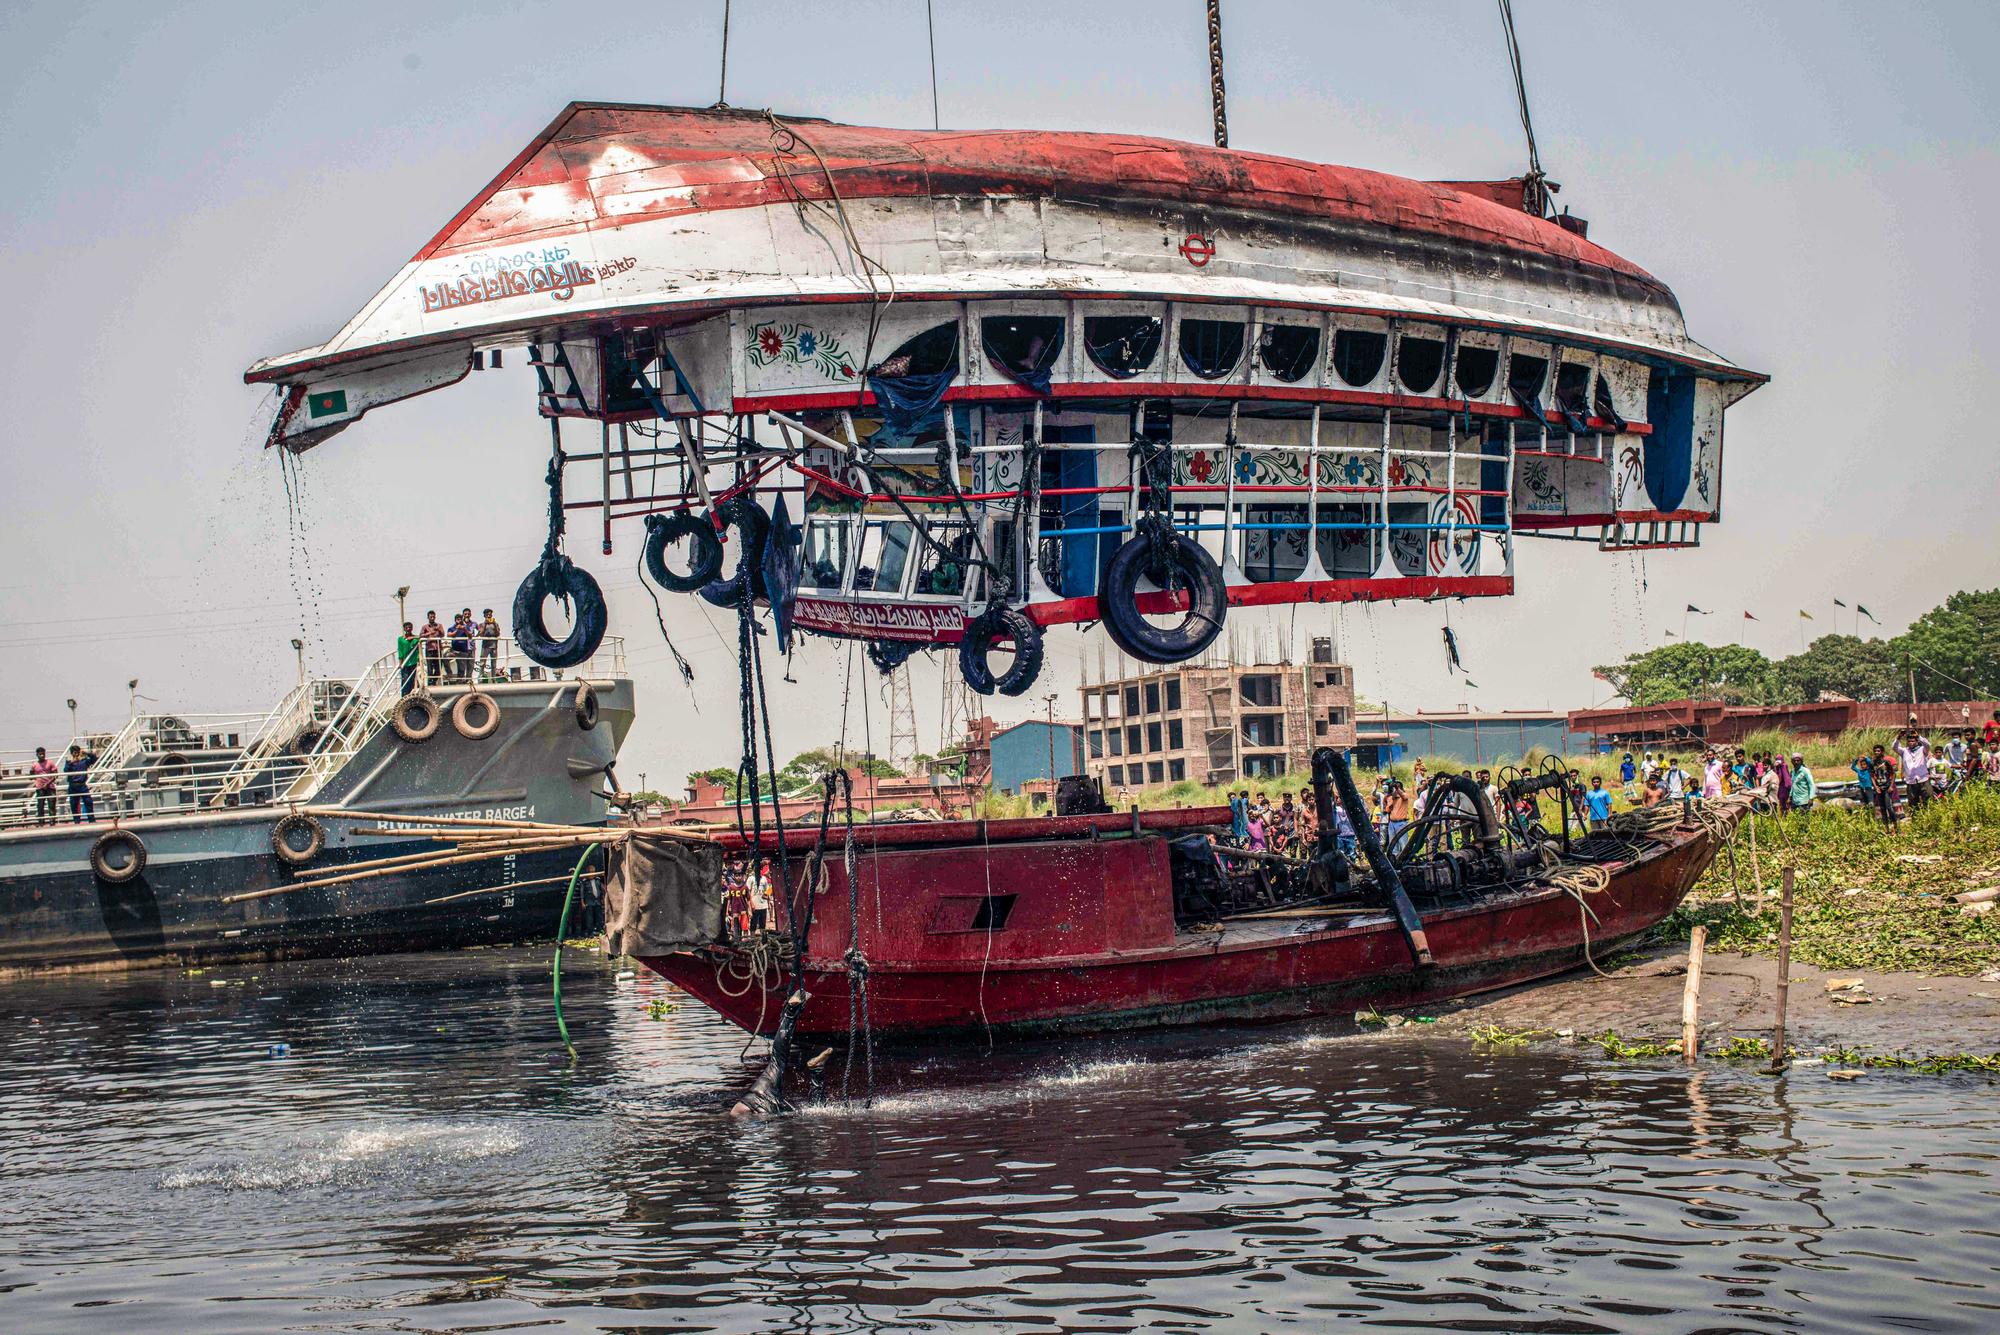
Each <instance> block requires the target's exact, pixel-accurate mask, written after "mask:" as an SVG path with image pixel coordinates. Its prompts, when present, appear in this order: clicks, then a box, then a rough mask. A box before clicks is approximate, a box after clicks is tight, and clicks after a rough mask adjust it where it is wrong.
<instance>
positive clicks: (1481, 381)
mask: <svg viewBox="0 0 2000 1335" xmlns="http://www.w3.org/2000/svg"><path fill="white" fill-rule="evenodd" d="M1499 371H1500V349H1498V348H1475V347H1472V346H1471V345H1469V344H1464V343H1461V344H1459V347H1458V392H1459V393H1460V394H1461V395H1463V396H1464V397H1466V398H1468V399H1476V398H1478V397H1479V396H1480V395H1482V394H1484V393H1485V392H1486V391H1487V390H1489V389H1491V388H1493V377H1494V376H1495V375H1497V374H1499Z"/></svg>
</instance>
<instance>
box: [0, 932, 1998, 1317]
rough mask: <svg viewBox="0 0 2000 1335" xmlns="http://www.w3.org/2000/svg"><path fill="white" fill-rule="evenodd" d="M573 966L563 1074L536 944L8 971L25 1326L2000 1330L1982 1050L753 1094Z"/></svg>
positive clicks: (1337, 1066) (706, 1054) (1055, 1059)
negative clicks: (1898, 1071)
mask: <svg viewBox="0 0 2000 1335" xmlns="http://www.w3.org/2000/svg"><path fill="white" fill-rule="evenodd" d="M590 958H591V957H586V959H587V960H588V959H590ZM564 991H565V996H566V1000H567V1008H568V1016H569V1022H570V1027H571V1029H572V1031H573V1033H574V1034H575V1036H576V1038H577V1044H578V1049H579V1059H578V1061H577V1064H576V1066H575V1068H574V1069H573V1070H572V1069H567V1068H566V1067H565V1066H564V1065H563V1064H562V1063H560V1062H552V1061H551V1060H550V1057H551V1051H552V1049H554V1048H555V1047H556V1042H555V1036H554V1030H553V1024H552V1021H551V1018H550V1012H549V1001H548V972H547V962H546V952H525V951H524V952H501V951H484V952H468V953H465V954H460V955H452V956H432V957H423V958H415V957H408V958H397V959H379V960H371V961H354V962H347V963H338V964H311V965H286V966H268V965H267V966H261V967H252V968H243V969H234V970H215V971H211V972H208V973H204V974H200V975H197V976H194V977H186V976H182V975H179V974H172V975H136V976H131V977H124V978H115V979H70V980H59V981H38V982H29V983H13V984H0V1329H6V1330H16V1331H35V1332H43V1331H66V1330H119V1331H131V1332H138V1331H270V1330H297V1331H314V1332H330V1331H499V1330H549V1329H588V1330H595V1329H608V1330H666V1329H674V1330H767V1329H784V1330H799V1331H804V1330H814V1331H845V1330H857V1331H867V1330H877V1329H884V1328H918V1329H924V1330H955V1329H963V1330H970V1329H982V1330H986V1329H1001V1330H1024V1329H1038V1328H1047V1329H1065V1330H1133V1329H1138V1328H1141V1327H1147V1328H1153V1329H1158V1330H1209V1329H1229V1330H1249V1331H1268V1330H1278V1329H1282V1328H1303V1329H1324V1328H1329V1327H1335V1326H1342V1325H1345V1326H1360V1327H1395V1328H1426V1329H1446V1330H1472V1331H1561V1332H1591V1331H1626V1330H1644V1331H1708V1330H1744V1329H1750V1330H1761V1329H1783V1328H1790V1329H1801V1330H1808V1331H1825V1330H1886V1329H1894V1330H1964V1331H1993V1330H2000V1273H1996V1272H2000V1189H1996V1180H1995V1175H1994V1169H1995V1154H1996V1151H2000V1102H1997V1101H1996V1098H1995V1090H1994V1088H1993V1086H1991V1085H1989V1084H1988V1083H1986V1082H1985V1081H1983V1080H1979V1079H1976V1078H1968V1077H1949V1078H1944V1079H1933V1078H1927V1077H1913V1076H1912V1077H1905V1076H1870V1077H1869V1078H1868V1079H1866V1080H1862V1081H1858V1082H1855V1083H1851V1084H1837V1083H1834V1082H1832V1081H1829V1080H1828V1079H1827V1078H1826V1077H1825V1075H1824V1073H1823V1072H1820V1071H1817V1070H1814V1069H1811V1068H1807V1069H1801V1070H1800V1071H1797V1072H1795V1073H1794V1074H1792V1075H1791V1076H1788V1077H1785V1078H1781V1079H1778V1080H1775V1081H1774V1080H1771V1079H1768V1078H1765V1077H1762V1076H1759V1075H1756V1074H1753V1073H1751V1072H1749V1071H1735V1070H1730V1069H1727V1068H1720V1067H1713V1066H1711V1067H1708V1068H1704V1069H1702V1070H1700V1071H1698V1072H1695V1073H1692V1074H1690V1073H1689V1072H1687V1071H1684V1070H1682V1069H1680V1068H1678V1067H1672V1066H1667V1065H1662V1064H1652V1065H1631V1064H1624V1065H1620V1064H1615V1063H1611V1062H1608V1061H1604V1060H1600V1059H1596V1058H1594V1057H1589V1056H1585V1055H1582V1054H1579V1053H1576V1052H1574V1051H1567V1050H1565V1051H1556V1052H1550V1051H1534V1052H1528V1053H1516V1054H1505V1053H1492V1054H1489V1053H1481V1052H1475V1051H1470V1050H1467V1049H1465V1048H1464V1047H1462V1046H1460V1045H1457V1044H1454V1043H1450V1042H1444V1041H1418V1040H1403V1039H1400V1038H1388V1039H1380V1038H1376V1039H1370V1038H1360V1037H1354V1036H1348V1035H1345V1034H1343V1033H1341V1032H1339V1031H1338V1030H1337V1029H1336V1028H1334V1027H1327V1028H1324V1029H1313V1028H1308V1027H1289V1028H1282V1029H1260V1030H1252V1031H1243V1032H1237V1033H1231V1034H1208V1035H1203V1034H1186V1033H1182V1034H1174V1035H1170V1036H1165V1037H1154V1038H1150V1039H1146V1040H1144V1041H1141V1042H1137V1043H1130V1042H1128V1043H1124V1044H1121V1045H1118V1046H1109V1045H1106V1046H1080V1045H1075V1044H1072V1045H1067V1046H1048V1047H1041V1048H1035V1049H1014V1050H1005V1049H1003V1050H1002V1051H1001V1052H999V1053H996V1054H994V1055H991V1056H981V1055H976V1054H975V1055H953V1056H939V1055H931V1056H927V1057H906V1058H901V1059H896V1060H888V1061H885V1062H884V1064H883V1066H882V1068H881V1070H880V1071H879V1072H878V1074H879V1076H880V1078H881V1080H882V1082H883V1084H884V1085H885V1086H889V1087H890V1088H888V1089H887V1091H886V1092H885V1094H884V1095H883V1097H882V1098H880V1099H879V1100H878V1102H877V1105H876V1106H875V1107H874V1108H873V1109H870V1110H862V1109H859V1108H822V1109H820V1110H818V1111H814V1112H811V1113H808V1114H806V1115H803V1116H799V1117H794V1118H789V1119H784V1120H780V1121H775V1122H768V1123H763V1124H757V1125H749V1126H739V1125H732V1124H731V1123H730V1121H729V1120H728V1119H727V1118H726V1116H724V1110H725V1109H726V1107H727V1105H728V1103H729V1102H730V1101H731V1099H732V1097H733V1095H734V1094H735V1093H736V1092H737V1091H738V1090H740V1089H741V1088H742V1086H743V1085H744V1084H745V1083H746V1082H747V1079H748V1075H747V1072H746V1068H745V1067H744V1066H743V1065H742V1064H741V1063H740V1062H739V1056H738V1054H739V1052H740V1050H741V1047H742V1040H741V1038H740V1036H739V1035H737V1034H735V1033H734V1032H732V1031H730V1030H728V1029H726V1028H725V1027H724V1026H723V1025H722V1023H721V1022H720V1021H718V1020H716V1019H714V1018H713V1017H712V1016H710V1015H709V1014H708V1013H706V1012H704V1011H701V1010H700V1009H699V1008H697V1007H694V1006H693V1005H691V1004H690V1005H687V1006H684V1007H683V1008H682V1009H680V1010H678V1011H677V1012H674V1013H672V1014H668V1015H666V1016H665V1017H664V1018H654V1017H653V1015H652V1014H651V1013H650V1012H651V1009H652V1008H651V1007H650V1005H649V1003H651V1002H652V1001H653V1000H654V999H655V998H659V997H663V996H666V995H668V994H667V991H666V989H665V988H664V987H662V986H661V985H660V984H658V982H657V981H656V980H653V979H651V978H648V977H639V978H632V977H629V976H628V977H623V978H621V977H619V976H617V975H616V974H615V973H614V972H613V971H612V970H611V969H609V968H604V967H601V966H597V965H596V964H594V963H592V962H576V963H572V964H571V965H570V966H569V967H568V968H567V969H566V970H565V989H564ZM274 1044H287V1045H289V1051H283V1050H280V1051H279V1052H277V1053H276V1054H274V1053H273V1045H274ZM858 1081H859V1075H858V1072H857V1084H858ZM835 1083H836V1084H837V1083H838V1079H837V1077H836V1082H835Z"/></svg>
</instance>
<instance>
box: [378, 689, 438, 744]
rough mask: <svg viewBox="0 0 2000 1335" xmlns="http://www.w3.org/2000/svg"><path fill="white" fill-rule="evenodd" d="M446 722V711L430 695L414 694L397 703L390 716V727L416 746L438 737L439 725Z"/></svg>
mask: <svg viewBox="0 0 2000 1335" xmlns="http://www.w3.org/2000/svg"><path fill="white" fill-rule="evenodd" d="M443 722H444V710H443V709H441V708H440V707H439V706H438V702H437V701H435V700H433V699H432V698H431V697H430V696H428V695H423V694H420V693H412V694H410V695H406V696H404V697H403V698H402V699H400V700H398V701H397V702H396V708H395V709H394V710H393V711H392V712H391V713H390V715H389V726H390V727H392V728H394V729H395V730H396V735H397V736H398V737H400V738H402V739H403V740H404V741H406V742H409V743H410V744H412V745H415V744H416V743H418V742H428V741H429V740H430V739H431V738H433V737H435V736H437V730H438V725H439V724H441V723H443Z"/></svg>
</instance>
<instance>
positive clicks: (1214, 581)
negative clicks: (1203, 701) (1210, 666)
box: [1097, 533, 1229, 663]
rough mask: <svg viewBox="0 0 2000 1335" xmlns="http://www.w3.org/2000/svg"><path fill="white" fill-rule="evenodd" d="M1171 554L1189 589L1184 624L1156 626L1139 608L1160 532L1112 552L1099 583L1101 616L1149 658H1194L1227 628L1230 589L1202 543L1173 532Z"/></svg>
mask: <svg viewBox="0 0 2000 1335" xmlns="http://www.w3.org/2000/svg"><path fill="white" fill-rule="evenodd" d="M1165 540H1166V542H1167V544H1168V546H1167V560H1168V562H1169V563H1170V565H1171V566H1172V573H1173V575H1174V576H1175V580H1174V582H1175V584H1176V585H1178V586H1184V587H1185V588H1186V589H1187V592H1188V610H1187V614H1186V616H1185V617H1183V618H1182V620H1181V624H1180V625H1178V626H1155V625H1154V624H1153V623H1152V622H1150V621H1148V620H1146V618H1145V617H1144V616H1142V615H1141V614H1140V612H1139V598H1140V594H1139V581H1140V579H1141V578H1142V577H1144V576H1145V575H1146V574H1147V571H1148V567H1149V566H1150V565H1151V564H1152V558H1153V544H1154V542H1155V541H1156V536H1155V535H1152V534H1147V533H1138V534H1135V535H1134V536H1133V537H1131V538H1129V539H1128V540H1127V541H1126V542H1125V544H1124V545H1123V546H1122V547H1120V548H1119V549H1118V550H1117V551H1115V552H1113V553H1112V554H1111V559H1110V560H1109V561H1108V562H1106V563H1105V566H1104V578H1103V581H1102V582H1101V583H1100V584H1099V586H1098V591H1097V609H1098V616H1099V617H1100V618H1102V620H1103V622H1104V630H1105V633H1106V634H1108V635H1110V636H1111V639H1112V641H1113V642H1114V643H1116V644H1117V646H1118V647H1119V648H1120V649H1123V650H1124V651H1125V652H1126V653H1128V654H1130V655H1131V656H1132V657H1134V658H1137V659H1140V660H1141V661H1143V662H1147V663H1179V662H1183V661H1185V660H1186V659H1190V658H1193V657H1194V656H1195V655H1196V654H1198V653H1200V652H1201V651H1202V650H1204V649H1206V648H1208V646H1209V645H1211V644H1213V643H1215V637H1216V636H1217V635H1220V634H1221V633H1222V621H1223V618H1224V617H1225V616H1226V615H1228V611H1229V594H1228V591H1227V589H1226V588H1225V587H1224V585H1223V581H1222V567H1221V566H1219V565H1217V564H1216V563H1215V558H1214V557H1212V556H1210V555H1209V554H1208V553H1207V552H1206V551H1204V550H1203V549H1202V547H1201V544H1200V543H1197V542H1195V541H1193V540H1192V539H1190V538H1188V537H1186V536H1184V535H1182V534H1179V533H1174V534H1171V535H1167V536H1166V538H1165Z"/></svg>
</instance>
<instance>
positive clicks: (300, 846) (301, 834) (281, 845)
mask: <svg viewBox="0 0 2000 1335" xmlns="http://www.w3.org/2000/svg"><path fill="white" fill-rule="evenodd" d="M325 849H326V827H325V826H324V825H321V824H320V823H319V822H318V821H317V820H315V819H313V818H312V817H311V816H308V815H306V814H305V813H304V812H301V811H294V812H292V813H290V814H289V815H285V816H280V817H279V818H278V823H277V824H275V825H273V826H272V827H271V851H272V852H273V853H276V854H277V855H278V861H280V862H282V863H284V864H285V865H286V866H288V867H303V866H305V865H306V864H307V863H308V862H311V861H312V860H313V859H315V858H317V857H318V856H319V855H320V854H321V853H322V852H323V851H325Z"/></svg>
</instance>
